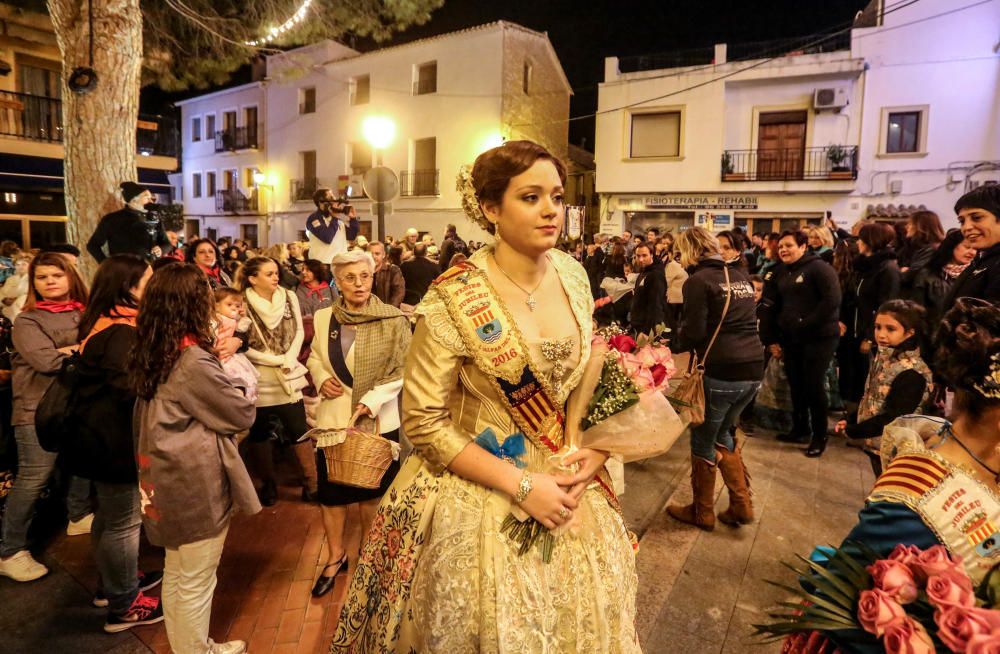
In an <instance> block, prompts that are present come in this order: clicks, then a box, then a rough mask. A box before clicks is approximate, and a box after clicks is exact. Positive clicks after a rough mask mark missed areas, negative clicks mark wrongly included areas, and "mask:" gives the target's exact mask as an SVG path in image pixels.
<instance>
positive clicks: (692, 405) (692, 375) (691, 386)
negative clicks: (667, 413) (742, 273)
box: [668, 266, 733, 427]
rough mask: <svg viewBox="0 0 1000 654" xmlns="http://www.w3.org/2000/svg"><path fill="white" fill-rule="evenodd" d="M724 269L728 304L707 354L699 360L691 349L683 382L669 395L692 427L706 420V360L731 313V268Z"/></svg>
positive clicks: (679, 412) (706, 351)
mask: <svg viewBox="0 0 1000 654" xmlns="http://www.w3.org/2000/svg"><path fill="white" fill-rule="evenodd" d="M722 271H723V273H725V275H726V304H725V306H724V307H723V308H722V316H721V317H720V318H719V324H718V326H716V328H715V333H714V334H712V340H710V341H709V342H708V347H706V348H705V356H704V357H702V360H701V361H698V352H697V351H696V350H693V349H692V350H691V360H690V361H689V362H688V369H687V372H686V373H685V374H684V378H683V379H682V380H681V383H680V384H678V385H677V389H676V390H675V391H674V392H673V394H671V395H670V396H669V397H668V399H670V400H672V401H673V403H674V404H675V405H676V408H677V413H678V414H679V415H680V416H681V419H682V420H683V421H684V422H686V423H688V425H689V426H690V427H697V426H698V425H700V424H701V423H703V422H705V361H707V360H708V353H709V352H710V351H711V350H712V346H713V345H715V339H716V338H718V337H719V332H720V331H722V323H724V322H725V321H726V314H727V313H729V302H730V300H731V299H732V296H733V289H732V286H731V282H730V280H729V268H728V267H726V266H723V268H722Z"/></svg>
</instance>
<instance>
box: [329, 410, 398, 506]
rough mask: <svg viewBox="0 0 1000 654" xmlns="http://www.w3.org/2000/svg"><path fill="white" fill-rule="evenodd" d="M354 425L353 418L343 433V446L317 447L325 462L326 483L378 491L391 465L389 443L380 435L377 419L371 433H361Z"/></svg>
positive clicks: (390, 442)
mask: <svg viewBox="0 0 1000 654" xmlns="http://www.w3.org/2000/svg"><path fill="white" fill-rule="evenodd" d="M354 423H355V419H352V420H351V424H350V425H348V426H347V428H346V429H345V430H344V431H346V432H347V439H346V440H345V441H344V442H343V443H340V444H339V445H332V446H330V447H321V448H320V449H321V450H323V457H324V458H325V459H326V478H327V481H329V482H331V483H334V484H341V485H343V486H354V487H355V488H368V489H372V488H378V487H379V485H380V484H381V483H382V477H383V476H385V471H386V470H388V469H389V466H390V465H391V464H392V441H390V440H389V439H387V438H383V437H382V436H381V434H380V430H379V421H378V418H377V417H376V418H375V432H374V433H368V432H366V431H362V430H360V429H358V428H357V427H355V426H354Z"/></svg>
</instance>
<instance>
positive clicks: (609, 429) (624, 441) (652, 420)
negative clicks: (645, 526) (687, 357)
mask: <svg viewBox="0 0 1000 654" xmlns="http://www.w3.org/2000/svg"><path fill="white" fill-rule="evenodd" d="M598 366H600V378H599V381H598V382H597V385H596V387H595V390H594V393H593V395H592V396H591V398H590V401H589V403H588V404H587V410H586V415H585V417H584V419H583V424H582V427H583V429H584V432H583V437H582V442H581V445H580V446H581V447H589V448H591V449H595V450H603V451H606V452H610V453H611V454H613V455H615V456H616V457H618V458H619V459H620V460H622V461H625V462H627V461H635V460H637V459H644V458H648V457H651V456H656V455H658V454H662V453H663V452H666V451H667V450H668V449H670V446H672V445H673V444H674V442H675V441H676V440H677V437H678V436H680V434H681V433H682V432H683V431H684V425H683V423H682V422H681V419H680V418H679V417H678V415H677V413H676V412H675V411H674V409H673V407H671V406H670V402H669V401H668V400H667V398H666V397H665V396H664V394H663V391H664V390H665V389H666V388H667V382H668V381H669V380H670V378H671V377H673V375H674V373H675V372H676V368H675V367H674V360H673V355H672V354H671V352H670V348H668V347H667V346H666V345H665V344H664V343H663V342H662V341H660V340H658V339H656V338H654V337H653V336H652V335H648V336H647V335H640V336H639V337H638V339H633V338H632V337H631V336H629V335H628V334H625V333H624V332H622V330H621V329H620V328H619V327H618V326H617V325H612V326H611V327H608V328H605V329H604V330H601V331H599V332H598V334H597V335H596V336H595V337H594V341H593V354H592V355H591V367H592V370H590V371H588V372H591V373H593V372H595V371H596V370H597V367H598Z"/></svg>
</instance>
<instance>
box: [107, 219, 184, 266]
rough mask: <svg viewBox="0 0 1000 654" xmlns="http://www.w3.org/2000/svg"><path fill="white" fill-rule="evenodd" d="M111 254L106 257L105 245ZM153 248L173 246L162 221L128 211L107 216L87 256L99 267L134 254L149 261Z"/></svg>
mask: <svg viewBox="0 0 1000 654" xmlns="http://www.w3.org/2000/svg"><path fill="white" fill-rule="evenodd" d="M105 244H107V246H108V254H107V255H105V254H104V250H103V248H104V245H105ZM154 245H159V246H160V247H161V248H167V247H169V246H170V239H168V238H167V233H166V231H164V229H163V224H162V223H160V221H159V220H156V219H151V218H150V217H149V214H146V213H143V212H141V211H136V210H135V209H132V208H131V207H125V208H123V209H119V210H118V211H114V212H112V213H109V214H107V215H105V216H104V217H103V218H101V222H99V223H98V224H97V229H95V230H94V234H93V236H91V237H90V240H89V241H87V252H90V254H91V256H92V257H94V258H95V259H97V262H98V263H100V262H101V261H104V260H105V259H106V258H107V257H109V256H111V255H114V254H134V255H137V256H140V257H142V258H143V259H149V258H150V255H149V251H150V250H152V249H153V246H154Z"/></svg>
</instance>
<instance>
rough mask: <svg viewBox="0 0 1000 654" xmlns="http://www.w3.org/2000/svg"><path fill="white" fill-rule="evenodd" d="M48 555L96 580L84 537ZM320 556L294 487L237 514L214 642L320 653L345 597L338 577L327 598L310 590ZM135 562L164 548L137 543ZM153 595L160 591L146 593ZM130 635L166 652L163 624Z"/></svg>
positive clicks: (315, 521)
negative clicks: (270, 501) (258, 509)
mask: <svg viewBox="0 0 1000 654" xmlns="http://www.w3.org/2000/svg"><path fill="white" fill-rule="evenodd" d="M359 520H360V517H359V515H358V512H357V510H356V507H354V509H353V510H351V511H350V512H349V513H348V519H347V539H346V540H347V551H348V556H349V558H350V564H349V565H350V569H351V570H353V569H354V567H355V563H356V561H357V554H358V548H359V546H360V540H361V530H360V526H359V525H360V523H359ZM46 554H47V556H48V558H49V559H50V560H54V561H55V562H56V563H57V564H58V565H60V566H61V567H63V568H64V569H65V570H67V571H68V572H69V573H70V575H71V576H72V577H73V578H74V579H75V580H76V581H77V582H79V583H80V584H82V585H84V586H85V587H86V588H87V590H88V591H89V592H93V591H94V589H95V588H96V585H97V572H96V567H95V565H94V560H93V556H92V552H91V546H90V540H89V539H88V538H84V537H77V538H67V537H66V536H65V535H60V536H59V537H57V538H56V539H55V541H54V542H53V543H52V544H51V545H50V546H49V548H48V549H47V550H46ZM325 559H326V539H325V537H324V534H323V524H322V519H321V517H320V509H319V506H318V505H316V504H305V503H303V502H301V501H300V500H299V497H298V489H297V488H292V487H281V488H280V489H279V501H278V503H277V504H276V505H275V506H273V507H270V508H265V509H264V510H263V511H262V512H261V513H259V514H257V515H254V516H237V517H236V518H235V519H234V520H233V523H232V525H231V526H230V529H229V534H228V536H227V537H226V546H225V549H224V550H223V554H222V562H221V563H220V565H219V571H218V579H219V581H218V586H217V587H216V590H215V597H214V600H213V602H212V623H211V629H210V631H209V633H210V635H211V637H212V639H213V640H215V641H218V642H224V641H227V640H235V639H238V640H245V641H247V642H248V643H249V644H250V647H249V651H250V652H251V654H268V653H274V654H318V653H321V652H326V651H327V649H328V647H329V643H330V641H331V640H332V638H333V632H334V630H335V629H336V627H337V618H338V616H339V613H340V609H341V607H342V606H343V602H344V596H345V595H346V594H347V578H346V577H345V576H341V577H340V578H338V580H337V584H336V585H335V586H334V588H333V590H331V591H330V592H329V593H328V594H327V595H326V596H325V597H321V598H314V597H312V595H311V593H310V591H311V589H312V585H313V581H314V580H315V578H316V576H317V575H318V574H319V564H320V562H321V561H324V560H325ZM140 567H141V568H143V569H148V570H155V569H161V568H162V567H163V551H162V550H161V549H158V548H154V547H151V546H149V545H148V544H146V543H145V542H143V547H142V551H141V554H140ZM152 594H154V595H158V594H159V589H158V588H157V589H155V590H154V591H152ZM132 633H133V634H134V635H135V636H136V637H138V638H139V639H140V640H141V641H142V643H144V644H145V646H146V647H147V648H149V650H151V651H153V652H156V653H157V654H159V653H161V652H162V653H163V654H169V653H170V647H169V645H168V644H167V636H166V630H165V628H164V626H163V624H162V623H161V624H158V625H152V626H149V627H140V628H136V629H133V630H132Z"/></svg>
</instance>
